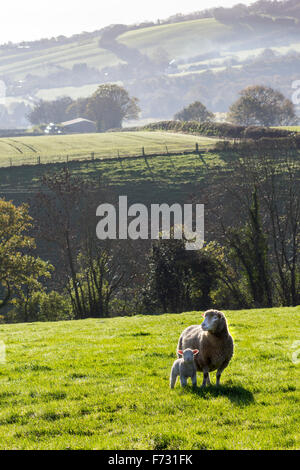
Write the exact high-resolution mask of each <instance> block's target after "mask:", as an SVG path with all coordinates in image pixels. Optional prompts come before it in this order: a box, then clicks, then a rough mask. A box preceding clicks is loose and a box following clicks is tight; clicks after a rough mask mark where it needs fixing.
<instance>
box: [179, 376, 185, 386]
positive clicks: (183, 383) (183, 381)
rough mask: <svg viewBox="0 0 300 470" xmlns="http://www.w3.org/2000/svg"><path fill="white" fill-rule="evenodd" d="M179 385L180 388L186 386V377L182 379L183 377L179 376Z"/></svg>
mask: <svg viewBox="0 0 300 470" xmlns="http://www.w3.org/2000/svg"><path fill="white" fill-rule="evenodd" d="M180 383H181V386H182V387H185V386H186V384H187V381H186V377H184V376H183V375H181V376H180Z"/></svg>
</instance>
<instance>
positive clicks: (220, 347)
mask: <svg viewBox="0 0 300 470" xmlns="http://www.w3.org/2000/svg"><path fill="white" fill-rule="evenodd" d="M203 317H204V321H203V322H202V324H201V325H191V326H189V327H188V328H186V329H185V330H184V331H183V332H182V334H181V336H180V338H179V341H178V349H179V350H182V349H184V348H197V349H199V354H198V355H197V357H196V358H195V363H196V367H197V370H198V371H202V372H203V382H202V387H205V386H206V385H210V377H209V372H211V371H213V370H217V374H216V379H217V380H216V386H219V385H220V378H221V374H222V372H223V370H224V369H225V367H227V366H228V364H229V361H230V359H231V358H232V355H233V339H232V337H231V335H230V334H229V331H228V327H227V321H226V318H225V315H224V313H222V312H219V311H218V310H207V311H206V312H205V313H204V314H203Z"/></svg>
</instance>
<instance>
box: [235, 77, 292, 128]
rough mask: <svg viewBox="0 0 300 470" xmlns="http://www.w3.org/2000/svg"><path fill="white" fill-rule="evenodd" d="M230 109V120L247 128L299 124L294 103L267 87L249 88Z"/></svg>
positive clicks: (242, 92)
mask: <svg viewBox="0 0 300 470" xmlns="http://www.w3.org/2000/svg"><path fill="white" fill-rule="evenodd" d="M240 95H241V97H240V98H239V99H238V100H237V101H236V102H235V103H233V105H232V106H231V107H230V109H229V113H228V120H229V121H231V122H233V123H234V124H242V125H245V126H283V125H292V124H295V123H297V116H296V114H295V109H294V105H293V103H292V102H291V101H290V100H288V99H286V98H285V97H284V96H283V94H282V93H280V92H279V91H277V90H273V88H269V87H265V86H259V85H255V86H249V87H247V88H245V89H244V90H242V91H241V92H240Z"/></svg>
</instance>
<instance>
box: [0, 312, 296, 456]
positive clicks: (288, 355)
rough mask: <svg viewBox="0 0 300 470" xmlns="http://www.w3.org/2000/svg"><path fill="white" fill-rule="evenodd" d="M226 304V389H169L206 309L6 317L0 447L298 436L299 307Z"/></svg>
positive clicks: (155, 444) (284, 443) (145, 445)
mask: <svg viewBox="0 0 300 470" xmlns="http://www.w3.org/2000/svg"><path fill="white" fill-rule="evenodd" d="M226 313H227V318H228V321H229V325H230V331H231V333H232V335H233V337H234V340H235V353H234V357H233V359H232V361H231V363H230V365H229V366H228V368H227V369H226V370H225V371H224V373H223V376H222V386H221V387H220V389H219V390H217V389H215V388H214V387H213V386H212V387H209V388H207V389H205V390H201V389H198V390H196V391H193V390H192V388H191V386H188V387H187V389H186V390H182V389H181V388H180V386H179V384H177V386H176V387H175V389H174V390H172V391H171V390H170V389H169V383H168V380H169V372H170V368H171V366H172V363H173V360H174V359H175V351H176V345H177V340H178V337H179V335H180V333H181V331H182V330H183V329H184V328H185V327H186V326H188V325H190V324H194V323H199V322H200V321H201V315H200V313H196V312H191V313H184V314H180V315H178V314H177V315H171V314H168V315H161V316H136V317H129V318H128V317H127V318H114V319H98V320H97V319H91V320H82V321H72V322H58V323H36V324H27V325H26V324H17V325H1V326H0V340H2V341H4V342H5V344H6V357H7V362H6V363H5V364H1V365H0V448H1V449H68V448H71V449H156V450H161V449H271V448H276V449H296V448H299V401H300V395H299V364H294V363H293V362H292V353H293V351H294V349H293V348H292V345H293V342H294V341H296V340H299V326H300V324H299V323H300V308H299V307H297V308H283V309H269V310H265V309H261V310H244V311H228V312H226ZM212 380H213V383H214V382H215V377H214V374H213V376H212ZM200 381H201V376H200V374H199V376H198V384H200Z"/></svg>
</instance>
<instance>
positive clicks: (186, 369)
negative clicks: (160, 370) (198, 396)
mask: <svg viewBox="0 0 300 470" xmlns="http://www.w3.org/2000/svg"><path fill="white" fill-rule="evenodd" d="M198 352H199V351H198V349H194V350H192V349H189V348H187V349H185V350H184V351H182V350H180V349H179V350H178V351H177V354H178V355H180V356H182V358H180V359H176V361H174V364H173V366H172V369H171V374H170V387H171V388H174V386H175V383H176V380H177V377H178V375H179V377H180V383H181V386H182V387H185V386H186V384H187V379H188V377H191V379H192V384H193V387H195V386H196V385H197V375H196V372H197V370H196V365H195V362H194V356H196V355H197V354H198Z"/></svg>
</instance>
